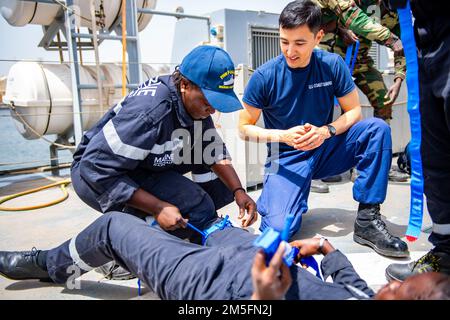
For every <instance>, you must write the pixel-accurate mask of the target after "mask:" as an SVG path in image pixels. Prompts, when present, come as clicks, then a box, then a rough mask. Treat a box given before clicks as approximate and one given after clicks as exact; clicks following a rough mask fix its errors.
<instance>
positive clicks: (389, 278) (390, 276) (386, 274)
mask: <svg viewBox="0 0 450 320" xmlns="http://www.w3.org/2000/svg"><path fill="white" fill-rule="evenodd" d="M384 275H385V277H386V280H387V281H388V282H391V281H400V282H403V280H401V279H397V278H396V277H394V276H392V275H390V274H389V272H388V271H387V270H386V271H385V273H384Z"/></svg>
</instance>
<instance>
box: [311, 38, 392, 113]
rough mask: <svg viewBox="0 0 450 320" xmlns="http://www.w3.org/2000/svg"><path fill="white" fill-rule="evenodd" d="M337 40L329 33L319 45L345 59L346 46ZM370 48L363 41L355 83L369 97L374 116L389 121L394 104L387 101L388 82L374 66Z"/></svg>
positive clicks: (357, 59)
mask: <svg viewBox="0 0 450 320" xmlns="http://www.w3.org/2000/svg"><path fill="white" fill-rule="evenodd" d="M335 40H336V39H333V35H330V34H327V35H326V36H325V37H324V38H323V39H322V42H321V43H320V45H319V46H320V48H322V49H323V50H326V51H329V52H334V53H337V54H339V55H340V56H341V57H342V58H343V59H345V53H346V48H345V46H343V44H342V43H341V41H339V38H338V39H337V41H336V43H333V42H334V41H335ZM369 49H370V45H369V44H367V43H365V41H361V45H360V48H359V52H358V56H357V58H356V63H355V67H354V69H353V77H354V78H355V84H356V85H357V86H358V88H359V89H360V90H361V91H362V92H363V93H364V94H365V95H366V97H367V99H369V102H370V105H371V106H372V107H373V114H374V116H375V117H377V118H381V119H383V120H385V121H386V120H387V121H389V120H390V119H392V104H386V103H385V102H386V101H387V100H388V99H385V98H384V97H385V95H386V93H387V88H386V84H385V83H384V81H383V76H382V75H381V73H380V71H378V70H377V69H376V68H375V67H374V61H373V59H372V57H370V56H369Z"/></svg>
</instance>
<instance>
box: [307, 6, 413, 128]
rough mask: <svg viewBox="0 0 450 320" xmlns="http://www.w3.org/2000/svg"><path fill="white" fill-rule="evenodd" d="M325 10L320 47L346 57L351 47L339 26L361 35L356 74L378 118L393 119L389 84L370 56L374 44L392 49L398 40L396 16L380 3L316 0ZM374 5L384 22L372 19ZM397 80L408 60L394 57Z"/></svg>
mask: <svg viewBox="0 0 450 320" xmlns="http://www.w3.org/2000/svg"><path fill="white" fill-rule="evenodd" d="M314 1H315V2H316V3H318V4H319V6H320V7H321V8H322V14H323V28H324V30H325V36H324V38H323V39H322V42H321V43H320V47H321V48H322V49H325V50H327V51H331V52H335V53H338V54H340V55H341V56H342V57H343V58H345V53H346V50H347V46H346V45H345V44H344V41H343V39H342V38H341V36H339V35H338V33H337V31H338V29H337V27H338V26H340V27H344V28H346V29H350V30H352V31H353V32H354V33H355V34H356V35H358V38H359V42H360V47H359V51H358V55H357V59H356V63H355V68H354V71H353V76H354V77H355V83H356V85H357V86H358V87H359V88H360V89H361V91H362V92H363V93H364V94H365V95H366V96H367V98H368V99H369V101H370V104H371V105H372V107H373V108H374V116H375V117H378V118H381V119H384V120H387V121H389V119H391V118H392V104H389V105H387V104H386V103H385V101H386V100H387V99H385V98H384V97H385V95H386V93H387V88H386V85H385V83H384V81H383V77H382V75H381V73H380V72H379V71H378V70H377V69H376V68H375V67H374V61H373V59H372V58H371V57H370V56H369V50H370V47H371V46H372V41H376V42H377V43H378V44H380V45H384V46H387V47H388V48H391V49H392V44H393V43H394V42H395V41H396V40H397V39H398V37H397V35H399V34H400V25H399V23H398V17H397V14H396V13H393V12H390V11H388V10H387V9H386V8H385V7H384V6H383V4H378V1H377V0H355V1H352V0H314ZM374 6H378V7H379V8H380V9H381V20H380V23H377V22H376V21H375V20H374V19H373V18H372V17H371V16H373V15H374V14H375V12H376V11H375V10H374V8H375V7H374ZM394 65H395V76H394V79H396V78H401V79H404V78H405V72H406V61H405V57H404V56H397V57H395V58H394Z"/></svg>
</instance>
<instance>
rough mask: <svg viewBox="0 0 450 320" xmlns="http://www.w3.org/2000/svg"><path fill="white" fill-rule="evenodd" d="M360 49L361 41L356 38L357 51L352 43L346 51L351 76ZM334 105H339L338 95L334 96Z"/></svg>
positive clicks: (346, 60)
mask: <svg viewBox="0 0 450 320" xmlns="http://www.w3.org/2000/svg"><path fill="white" fill-rule="evenodd" d="M358 51H359V41H358V40H356V42H355V51H354V52H353V44H351V45H349V46H348V47H347V51H346V52H345V65H346V66H347V67H348V70H349V71H350V75H351V76H353V69H354V68H355V63H356V58H357V57H358ZM352 53H353V54H352ZM334 105H335V106H339V102H338V100H337V98H336V97H334Z"/></svg>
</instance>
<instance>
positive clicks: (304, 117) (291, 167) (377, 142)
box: [243, 50, 392, 236]
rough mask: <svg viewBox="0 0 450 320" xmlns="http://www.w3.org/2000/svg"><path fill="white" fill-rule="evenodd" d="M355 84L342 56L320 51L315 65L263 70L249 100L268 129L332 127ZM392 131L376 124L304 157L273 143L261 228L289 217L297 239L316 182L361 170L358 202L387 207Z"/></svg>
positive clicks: (282, 62)
mask: <svg viewBox="0 0 450 320" xmlns="http://www.w3.org/2000/svg"><path fill="white" fill-rule="evenodd" d="M353 90H355V84H354V82H353V79H352V77H351V75H350V72H349V70H348V68H347V66H346V65H345V62H344V61H343V60H342V58H341V57H340V56H338V55H336V54H333V53H329V52H325V51H323V50H314V51H313V53H312V55H311V59H310V63H309V64H308V65H307V66H306V67H303V68H290V67H289V65H288V64H287V63H286V59H285V58H284V56H283V55H280V56H278V57H276V58H274V59H272V60H270V61H268V62H267V63H266V64H264V65H262V66H261V67H259V68H258V69H257V70H256V71H255V72H254V73H253V75H252V77H251V78H250V81H249V83H248V85H247V87H246V89H245V93H244V97H243V101H244V102H245V103H246V104H248V105H250V106H252V107H254V108H258V109H261V113H262V115H263V117H264V126H265V128H267V129H276V130H288V129H290V128H293V127H296V126H299V125H304V124H305V123H310V124H312V125H314V126H316V127H321V126H324V125H326V124H329V123H331V122H332V119H333V108H334V97H338V98H340V97H344V96H346V95H348V94H350V93H351V92H352V91H353ZM391 149H392V141H391V133H390V128H389V126H388V125H387V124H386V123H385V122H383V121H382V120H379V119H375V118H371V119H366V120H363V121H361V122H358V123H356V124H355V125H353V126H352V127H351V128H350V129H349V130H348V131H347V132H345V133H343V134H340V135H337V136H335V137H333V138H330V139H327V140H325V142H324V143H323V144H322V145H321V146H320V147H318V148H316V149H314V150H311V151H306V152H303V151H300V150H295V149H294V148H292V147H290V146H288V145H286V144H284V143H280V144H274V143H272V144H269V145H268V158H267V164H266V173H265V177H264V181H263V183H264V186H263V191H262V194H261V196H260V198H259V199H258V201H257V207H258V212H259V213H260V215H261V216H262V219H261V230H264V229H265V228H266V227H268V226H270V227H273V228H274V229H276V230H278V231H281V230H282V229H283V226H284V221H285V218H286V216H287V215H288V214H290V215H294V216H295V219H294V222H293V224H292V225H291V228H290V236H292V235H293V234H294V233H295V232H297V231H298V230H299V229H300V225H301V220H302V214H303V213H305V212H306V211H307V210H308V206H307V200H308V195H309V191H310V186H311V180H312V179H321V178H325V177H329V176H332V175H337V174H340V173H343V172H345V171H347V170H349V169H350V168H353V167H356V168H357V170H358V173H359V174H360V175H359V177H358V179H357V180H356V181H355V185H354V187H353V197H354V199H355V200H356V201H358V202H361V203H364V204H379V203H382V202H383V201H384V199H385V197H386V191H387V184H388V172H389V168H390V165H391V157H392V150H391Z"/></svg>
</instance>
